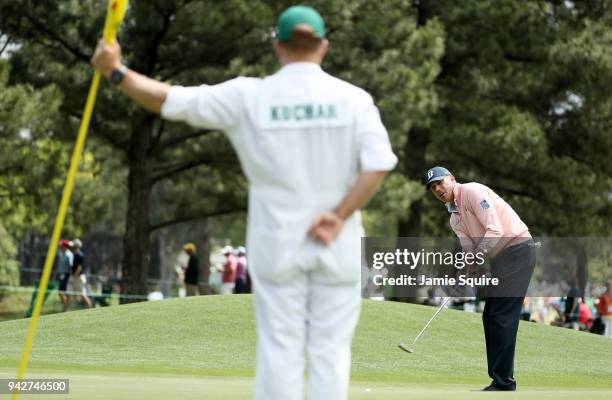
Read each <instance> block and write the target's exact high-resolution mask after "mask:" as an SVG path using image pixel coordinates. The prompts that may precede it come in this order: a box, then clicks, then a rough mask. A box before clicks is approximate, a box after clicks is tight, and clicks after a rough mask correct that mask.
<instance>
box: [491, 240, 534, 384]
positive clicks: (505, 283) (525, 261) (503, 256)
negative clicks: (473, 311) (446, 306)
mask: <svg viewBox="0 0 612 400" xmlns="http://www.w3.org/2000/svg"><path fill="white" fill-rule="evenodd" d="M535 261H536V257H535V247H534V244H533V241H532V240H529V241H527V242H523V243H521V244H518V245H515V246H512V247H509V248H507V249H505V250H504V251H502V252H500V253H499V254H498V255H497V256H495V257H494V258H493V259H492V260H491V267H492V274H493V276H497V277H499V279H500V288H497V289H493V290H490V291H489V293H488V294H489V295H490V296H487V297H486V299H485V308H484V312H483V313H482V324H483V327H484V334H485V342H486V347H487V364H488V372H489V376H490V377H491V379H493V382H492V385H494V386H497V387H499V388H502V389H512V390H513V389H516V381H515V380H514V350H515V346H516V335H517V331H518V326H519V320H520V317H521V310H522V308H523V299H524V298H525V293H526V292H527V287H528V286H529V280H530V279H531V275H532V273H533V268H534V266H535ZM502 296H504V297H502Z"/></svg>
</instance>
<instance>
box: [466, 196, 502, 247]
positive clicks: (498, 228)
mask: <svg viewBox="0 0 612 400" xmlns="http://www.w3.org/2000/svg"><path fill="white" fill-rule="evenodd" d="M465 194H466V195H467V196H466V197H467V199H466V200H467V201H468V208H469V209H470V211H472V213H473V214H474V216H475V217H476V218H477V219H478V221H479V222H480V223H481V224H482V226H483V227H484V229H485V233H484V235H483V237H482V238H481V239H480V243H478V244H477V248H478V250H480V251H483V252H488V251H490V250H491V249H493V248H494V247H495V246H496V245H497V243H498V242H499V241H500V240H501V238H502V236H503V234H504V229H503V226H502V223H501V221H500V219H499V216H498V215H497V210H496V209H495V205H494V204H493V201H491V197H490V196H489V193H488V192H487V190H486V189H485V188H480V187H477V188H470V190H469V191H466V193H465Z"/></svg>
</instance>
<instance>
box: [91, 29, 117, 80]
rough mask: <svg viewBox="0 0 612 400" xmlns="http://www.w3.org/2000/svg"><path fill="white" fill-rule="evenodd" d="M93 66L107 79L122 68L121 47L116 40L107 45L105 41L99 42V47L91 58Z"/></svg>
mask: <svg viewBox="0 0 612 400" xmlns="http://www.w3.org/2000/svg"><path fill="white" fill-rule="evenodd" d="M91 64H92V65H93V66H94V68H95V69H97V70H98V71H100V73H101V74H102V75H104V76H105V77H107V78H108V77H109V76H110V74H111V72H113V70H115V69H117V68H119V67H120V66H121V47H120V46H119V43H117V41H116V40H113V43H110V44H109V43H107V42H106V41H105V40H104V39H100V40H99V41H98V46H97V47H96V51H95V52H94V55H93V57H91Z"/></svg>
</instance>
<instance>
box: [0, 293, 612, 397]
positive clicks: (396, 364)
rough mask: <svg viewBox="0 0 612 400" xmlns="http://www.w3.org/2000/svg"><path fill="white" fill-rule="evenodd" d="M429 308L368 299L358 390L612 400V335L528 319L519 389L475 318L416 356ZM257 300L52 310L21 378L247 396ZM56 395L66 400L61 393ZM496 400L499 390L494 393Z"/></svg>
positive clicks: (95, 391) (356, 369) (356, 356)
mask: <svg viewBox="0 0 612 400" xmlns="http://www.w3.org/2000/svg"><path fill="white" fill-rule="evenodd" d="M434 311H435V309H434V308H432V307H425V306H418V305H411V304H402V303H392V302H378V301H364V304H363V311H362V315H361V319H360V323H359V326H358V329H357V332H356V335H355V339H354V341H353V369H352V376H353V380H352V383H351V398H354V399H378V398H384V399H396V398H397V399H400V398H408V397H410V398H419V399H435V398H453V399H464V398H465V399H471V398H475V397H481V396H483V395H484V396H487V398H491V397H492V396H500V395H501V398H521V399H523V398H524V399H531V398H533V399H535V398H538V399H541V398H544V399H545V398H550V399H562V398H570V397H571V398H576V397H582V398H589V399H595V398H602V399H603V398H612V378H611V377H612V358H611V357H610V355H611V354H612V340H610V339H608V338H605V337H601V336H596V335H592V334H588V333H583V332H577V331H572V330H567V329H561V328H554V327H550V326H545V325H541V324H535V323H521V326H520V331H519V340H518V344H517V356H516V371H515V377H516V378H517V381H518V386H519V391H518V392H516V393H502V394H494V395H493V394H490V393H487V394H484V393H476V392H475V390H478V389H480V388H481V387H483V386H485V385H486V384H488V383H489V379H488V377H487V374H486V360H485V351H484V338H483V333H482V326H481V322H480V315H479V314H473V313H466V312H459V311H453V310H445V311H443V312H442V313H441V314H440V315H439V316H438V318H437V319H436V320H435V321H434V322H433V323H432V325H431V326H430V328H429V330H428V331H427V332H426V333H425V335H424V336H423V337H422V338H421V340H420V341H419V343H418V344H417V346H416V351H415V352H414V353H413V354H407V353H405V352H403V351H401V350H399V349H398V348H397V344H398V343H399V342H401V341H405V342H409V341H411V340H412V338H414V336H415V335H416V334H417V333H418V332H419V330H420V329H421V328H422V327H423V325H424V324H425V323H426V322H427V320H428V319H429V317H430V316H431V315H432V313H433V312H434ZM27 325H28V320H14V321H6V322H2V323H0V329H1V331H2V333H3V334H2V335H1V336H0V348H1V349H2V352H1V353H0V377H2V378H11V377H14V376H15V375H16V370H17V363H18V360H19V358H20V354H21V351H22V349H23V342H24V338H25V331H26V329H27ZM255 343H256V337H255V321H254V316H253V307H252V305H251V299H250V296H246V295H235V296H202V297H192V298H186V299H173V300H166V301H162V302H149V303H138V304H131V305H125V306H116V307H108V308H101V309H94V310H83V311H76V312H70V313H65V314H54V315H47V316H44V317H42V318H41V319H40V321H39V325H38V331H37V334H36V337H35V341H34V345H33V347H32V352H31V357H30V364H29V367H28V370H27V372H26V377H55V378H70V379H71V388H70V391H71V394H70V395H69V396H65V395H64V396H61V395H57V396H53V395H50V396H49V398H54V397H57V398H71V399H72V398H74V399H77V398H78V399H81V398H82V399H103V398H109V399H111V398H112V399H123V398H125V399H128V398H130V399H134V398H147V399H157V398H159V399H161V398H179V397H180V398H181V399H191V398H205V399H242V398H249V397H250V396H251V393H252V376H253V373H254V362H255ZM60 396H61V397H60ZM494 398H497V397H494Z"/></svg>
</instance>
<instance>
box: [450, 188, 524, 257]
mask: <svg viewBox="0 0 612 400" xmlns="http://www.w3.org/2000/svg"><path fill="white" fill-rule="evenodd" d="M453 194H454V195H455V204H454V205H455V207H452V204H450V203H449V204H447V207H449V206H451V207H449V211H451V217H450V225H451V228H453V231H455V234H456V235H457V236H458V237H459V240H460V241H461V245H462V247H463V249H464V250H467V251H470V250H477V251H486V252H487V253H488V254H489V256H491V257H492V256H494V255H495V254H497V253H499V252H500V251H501V250H503V249H505V248H506V247H510V246H513V245H515V244H518V243H521V242H523V241H525V240H527V239H528V238H530V237H531V235H530V234H529V229H528V228H527V225H525V223H524V222H523V221H521V218H520V217H519V216H518V214H517V213H516V212H515V211H514V210H513V209H512V207H510V205H509V204H508V203H506V202H505V201H504V199H502V198H501V197H499V196H498V195H497V194H496V193H495V192H494V191H492V190H491V189H489V188H488V187H486V186H485V185H481V184H480V183H476V182H471V183H465V184H459V183H458V184H457V185H456V186H455V190H454V191H453Z"/></svg>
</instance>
